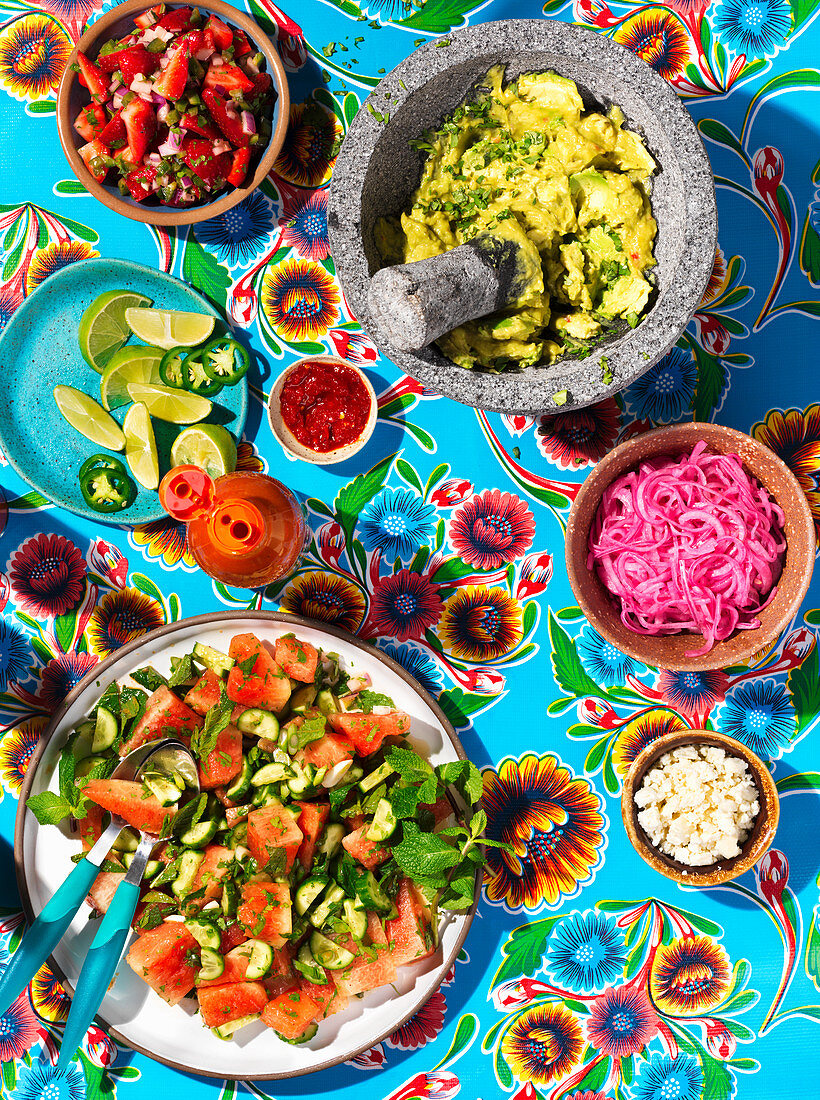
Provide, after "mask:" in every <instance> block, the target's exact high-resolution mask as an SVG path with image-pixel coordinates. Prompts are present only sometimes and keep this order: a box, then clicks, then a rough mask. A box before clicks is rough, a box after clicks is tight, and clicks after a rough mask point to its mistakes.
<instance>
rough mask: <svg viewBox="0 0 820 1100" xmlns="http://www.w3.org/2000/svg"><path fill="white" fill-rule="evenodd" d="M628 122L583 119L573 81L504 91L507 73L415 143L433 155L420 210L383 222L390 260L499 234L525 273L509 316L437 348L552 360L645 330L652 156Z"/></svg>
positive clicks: (509, 365)
mask: <svg viewBox="0 0 820 1100" xmlns="http://www.w3.org/2000/svg"><path fill="white" fill-rule="evenodd" d="M623 125H624V117H623V114H622V113H621V110H620V108H618V107H614V106H613V107H611V108H610V110H609V112H608V114H606V115H603V114H598V113H596V112H591V111H585V110H584V104H583V101H582V100H581V97H580V95H579V94H578V89H577V87H576V85H575V84H574V82H573V81H571V80H567V79H565V78H564V77H561V76H558V75H556V74H555V73H552V72H545V73H527V74H525V75H523V76H520V77H519V78H518V79H517V80H515V81H512V82H511V83H510V84H507V85H506V86H504V85H503V66H496V67H495V68H493V69H491V70H490V71H489V72H488V73H487V76H486V77H485V79H484V87H483V88H482V89H480V91H479V95H478V97H477V98H476V100H475V102H473V103H467V104H465V105H464V106H462V107H459V108H458V109H457V110H455V111H454V112H453V114H452V115H450V116H449V118H447V119H446V120H445V122H444V123H443V124H442V126H441V127H440V128H439V129H438V130H437V131H436V132H428V133H427V134H425V135H424V137H423V138H422V139H420V140H419V141H416V142H415V143H414V144H415V145H416V147H417V148H419V149H421V150H423V151H425V152H426V153H427V154H428V155H427V158H426V160H425V162H424V166H423V170H422V176H421V182H420V183H419V186H418V188H417V190H416V191H415V193H414V194H413V197H412V203H411V205H410V208H409V209H408V210H406V211H405V212H404V213H403V214H402V215H401V217H390V218H383V219H381V220H380V222H379V223H378V225H377V227H376V243H377V246H378V248H379V251H380V253H381V255H382V258H383V260H384V263H385V265H392V264H402V263H410V262H411V261H413V260H422V259H426V258H428V257H430V256H436V255H439V254H440V253H442V252H447V251H449V250H450V249H452V248H455V247H457V246H458V245H460V244H464V243H465V242H466V241H469V240H472V238H473V237H475V236H476V235H477V234H479V233H481V234H484V233H491V234H493V235H495V236H498V237H502V238H503V239H505V240H513V241H515V242H516V243H517V244H519V245H520V262H521V264H522V265H523V268H524V270H525V272H526V274H527V278H526V279H525V285H526V289H525V291H524V293H523V294H522V295H521V296H520V297H519V298H518V299H516V300H515V301H514V302H513V303H511V304H510V305H509V306H508V307H506V308H505V309H504V310H501V311H499V312H498V313H494V314H492V315H490V316H489V317H481V318H478V319H477V320H475V321H470V322H468V323H467V324H464V325H461V326H460V327H459V328H457V329H454V330H453V331H452V332H450V333H447V335H446V336H443V337H441V338H440V339H439V340H438V341H437V343H438V346H439V347H440V348H441V350H442V352H443V353H444V354H445V355H446V356H448V357H449V358H450V359H452V360H453V362H454V363H457V364H458V365H459V366H462V367H467V368H473V367H477V368H481V369H484V370H492V371H501V370H505V369H520V368H521V367H525V366H530V365H532V364H535V363H553V362H555V360H556V359H559V358H561V357H562V356H566V355H575V356H581V355H586V354H588V353H589V351H590V350H591V348H592V347H593V346H594V345H595V344H596V343H599V342H601V340H603V339H605V338H606V337H607V336H609V335H611V334H612V333H613V331H614V330H618V329H622V328H624V327H625V325H626V324H628V325H631V326H632V327H634V326H635V325H636V324H637V323H638V320H639V319H640V316H641V313H642V312H643V311H644V310H645V308H646V306H647V303H648V301H649V296H650V294H651V292H652V285H651V283H650V282H648V281H647V278H646V272H647V270H648V269H649V268H651V267H653V265H654V263H655V260H654V257H653V255H652V245H653V242H654V240H655V232H656V228H657V227H656V225H655V219H654V218H653V217H652V210H651V207H650V203H649V198H648V187H647V185H648V180H649V177H650V176H651V175H652V173H653V172H654V170H655V162H654V160H653V159H652V156H651V155H650V154H649V153H648V152H647V150H646V148H645V146H644V144H643V142H642V141H641V139H640V138H639V137H638V136H637V134H635V133H633V132H631V131H630V130H625V129H624V128H623ZM605 369H606V368H604V370H605Z"/></svg>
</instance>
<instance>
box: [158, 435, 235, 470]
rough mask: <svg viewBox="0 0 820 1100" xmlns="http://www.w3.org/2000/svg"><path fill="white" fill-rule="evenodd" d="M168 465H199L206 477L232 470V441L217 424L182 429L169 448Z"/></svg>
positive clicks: (233, 457)
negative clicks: (169, 462) (169, 459)
mask: <svg viewBox="0 0 820 1100" xmlns="http://www.w3.org/2000/svg"><path fill="white" fill-rule="evenodd" d="M171 465H172V466H188V465H191V466H199V467H200V469H202V470H204V471H205V473H206V474H208V475H210V477H221V476H222V475H223V474H230V473H231V472H232V471H233V470H235V469H236V444H235V443H234V441H233V437H232V436H231V433H230V432H229V431H227V429H226V428H223V427H222V425H221V424H197V425H196V426H195V427H193V428H183V430H182V431H181V432H180V433H179V435H178V436H177V437H176V439H175V440H174V445H173V446H172V447H171Z"/></svg>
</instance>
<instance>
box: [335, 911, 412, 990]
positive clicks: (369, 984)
mask: <svg viewBox="0 0 820 1100" xmlns="http://www.w3.org/2000/svg"><path fill="white" fill-rule="evenodd" d="M374 920H375V925H377V926H378V932H377V933H376V935H377V938H376V940H375V941H372V945H371V950H370V951H369V952H365V951H363V950H362V945H361V944H360V943H358V942H357V941H356V940H353V939H346V940H344V941H343V943H342V946H344V947H346V948H347V949H348V951H352V952H353V954H354V955H356V956H357V957H356V961H355V962H354V963H351V965H350V966H349V967H348V968H347V969H346V970H332V971H331V972H330V973H331V977H332V979H333V982H334V984H335V986H336V988H337V989H338V990H339V991H340V993H341V994H342V996H344V997H355V996H357V995H358V994H359V993H366V992H367V991H368V990H369V989H378V988H379V986H382V985H388V984H389V983H390V982H394V981H395V980H396V960H395V959H394V957H393V953H392V952H391V950H390V948H389V947H388V945H387V938H386V936H385V934H384V932H383V930H382V928H381V921H379V920H378V918H374ZM374 920H371V914H368V921H367V926H368V931H369V930H370V929H371V928H374ZM374 931H375V928H374ZM373 948H375V951H376V956H375V958H371V954H372V949H373Z"/></svg>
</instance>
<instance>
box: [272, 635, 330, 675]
mask: <svg viewBox="0 0 820 1100" xmlns="http://www.w3.org/2000/svg"><path fill="white" fill-rule="evenodd" d="M318 659H319V654H318V653H317V652H316V649H315V647H314V646H312V645H311V644H310V642H300V641H299V639H298V638H293V637H290V638H277V639H276V663H277V664H278V665H281V666H282V668H283V669H284V670H285V672H286V673H287V674H288V676H290V677H291V678H292V679H294V680H299V681H300V683H303V684H312V683H313V677H314V676H315V675H316V663H317V661H318Z"/></svg>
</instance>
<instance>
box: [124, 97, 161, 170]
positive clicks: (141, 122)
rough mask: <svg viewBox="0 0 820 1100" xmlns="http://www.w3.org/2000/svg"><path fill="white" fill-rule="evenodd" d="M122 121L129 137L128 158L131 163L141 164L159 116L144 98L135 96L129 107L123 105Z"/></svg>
mask: <svg viewBox="0 0 820 1100" xmlns="http://www.w3.org/2000/svg"><path fill="white" fill-rule="evenodd" d="M122 121H123V122H124V124H125V133H126V136H127V138H128V154H127V157H126V159H127V160H128V161H129V163H131V164H136V165H137V166H139V165H141V164H142V160H143V157H144V156H145V154H146V153H147V152H148V150H149V148H150V146H151V142H152V141H153V138H154V134H155V133H156V131H157V116H156V115H155V114H154V108H153V107H152V106H151V104H150V103H146V102H145V100H144V99H140V97H139V96H135V97H134V99H132V100H131V102H130V103H129V104H128V106H127V107H123V109H122Z"/></svg>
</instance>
